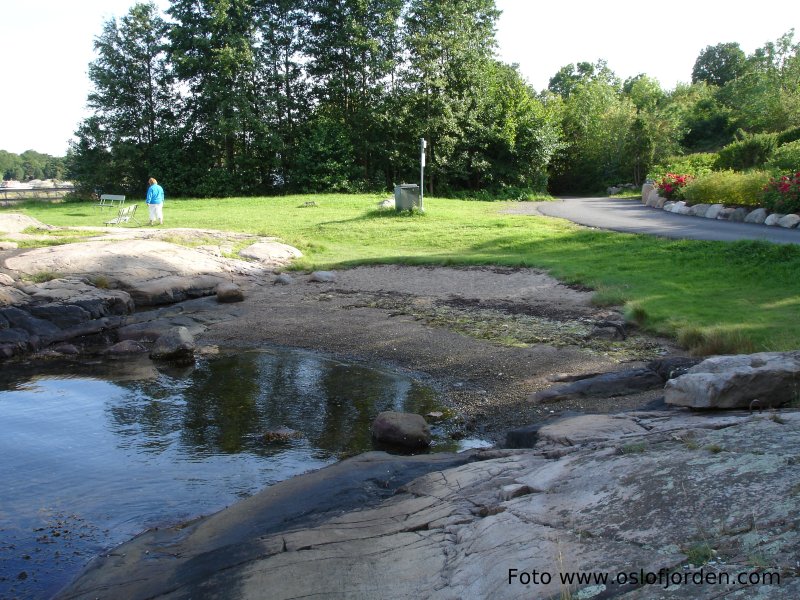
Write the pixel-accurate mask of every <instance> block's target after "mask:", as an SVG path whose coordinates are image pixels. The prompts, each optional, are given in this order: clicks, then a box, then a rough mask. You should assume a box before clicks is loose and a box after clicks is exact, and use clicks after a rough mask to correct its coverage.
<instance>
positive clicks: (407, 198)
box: [394, 183, 419, 210]
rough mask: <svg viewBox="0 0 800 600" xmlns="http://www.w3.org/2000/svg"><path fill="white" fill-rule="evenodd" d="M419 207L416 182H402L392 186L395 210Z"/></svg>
mask: <svg viewBox="0 0 800 600" xmlns="http://www.w3.org/2000/svg"><path fill="white" fill-rule="evenodd" d="M415 206H416V207H417V208H419V186H418V185H417V184H416V183H404V184H402V185H397V186H395V188H394V207H395V209H397V210H412V209H413V208H414V207H415Z"/></svg>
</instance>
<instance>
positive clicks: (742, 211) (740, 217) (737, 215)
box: [728, 206, 748, 223]
mask: <svg viewBox="0 0 800 600" xmlns="http://www.w3.org/2000/svg"><path fill="white" fill-rule="evenodd" d="M747 214H748V211H747V209H746V208H743V207H741V206H740V207H739V208H734V209H733V212H732V213H731V215H730V217H728V220H729V221H733V222H734V223H744V219H745V217H747Z"/></svg>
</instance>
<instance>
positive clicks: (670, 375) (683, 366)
mask: <svg viewBox="0 0 800 600" xmlns="http://www.w3.org/2000/svg"><path fill="white" fill-rule="evenodd" d="M701 360H702V359H700V358H695V357H692V356H670V357H667V358H659V359H656V360H653V361H651V362H649V363H647V368H648V369H651V370H653V371H655V372H656V373H658V375H659V377H661V379H662V380H664V381H667V380H668V379H674V378H675V377H680V376H681V375H683V374H685V373H686V372H687V371H688V370H689V369H691V368H692V367H693V366H695V365H696V364H698V363H699V362H701Z"/></svg>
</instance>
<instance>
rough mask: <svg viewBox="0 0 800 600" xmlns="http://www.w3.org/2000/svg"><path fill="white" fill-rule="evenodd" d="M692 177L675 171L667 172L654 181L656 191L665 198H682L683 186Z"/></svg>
mask: <svg viewBox="0 0 800 600" xmlns="http://www.w3.org/2000/svg"><path fill="white" fill-rule="evenodd" d="M692 179H693V177H692V176H691V175H678V174H677V173H667V174H666V175H664V177H662V178H661V181H657V182H656V186H658V193H659V194H660V195H662V196H663V197H664V198H666V199H667V200H675V199H678V198H683V193H682V192H683V188H685V187H686V186H687V185H688V184H689V182H691V181H692Z"/></svg>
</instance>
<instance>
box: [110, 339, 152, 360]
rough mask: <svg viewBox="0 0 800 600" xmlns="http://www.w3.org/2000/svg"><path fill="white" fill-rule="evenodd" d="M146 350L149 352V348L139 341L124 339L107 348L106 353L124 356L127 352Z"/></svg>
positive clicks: (143, 351)
mask: <svg viewBox="0 0 800 600" xmlns="http://www.w3.org/2000/svg"><path fill="white" fill-rule="evenodd" d="M145 352H147V348H145V347H144V346H143V345H142V344H140V343H139V342H135V341H133V340H122V341H121V342H117V343H116V344H114V345H113V346H111V347H109V348H107V349H106V352H105V353H106V354H108V355H110V356H124V355H126V354H143V353H145Z"/></svg>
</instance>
